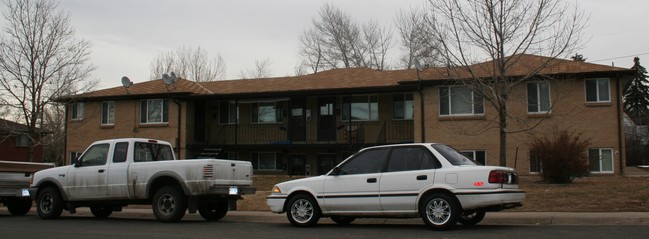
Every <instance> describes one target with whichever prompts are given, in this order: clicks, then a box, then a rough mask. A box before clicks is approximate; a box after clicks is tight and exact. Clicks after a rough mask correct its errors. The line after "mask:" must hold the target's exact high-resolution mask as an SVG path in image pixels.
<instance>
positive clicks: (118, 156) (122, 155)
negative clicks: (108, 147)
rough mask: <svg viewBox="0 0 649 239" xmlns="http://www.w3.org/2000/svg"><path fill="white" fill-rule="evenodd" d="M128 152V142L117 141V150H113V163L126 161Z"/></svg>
mask: <svg viewBox="0 0 649 239" xmlns="http://www.w3.org/2000/svg"><path fill="white" fill-rule="evenodd" d="M127 152H128V142H119V143H116V144H115V150H114V152H113V163H122V162H126V156H127Z"/></svg>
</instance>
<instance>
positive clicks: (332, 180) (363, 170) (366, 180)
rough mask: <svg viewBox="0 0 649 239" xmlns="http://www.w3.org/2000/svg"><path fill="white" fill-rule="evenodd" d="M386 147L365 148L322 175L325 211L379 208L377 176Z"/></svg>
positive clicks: (378, 209) (377, 210)
mask: <svg viewBox="0 0 649 239" xmlns="http://www.w3.org/2000/svg"><path fill="white" fill-rule="evenodd" d="M388 152H389V148H377V149H370V150H365V151H363V152H361V153H359V154H357V155H355V156H353V157H352V158H350V159H348V160H347V161H345V162H344V163H343V164H341V165H340V166H338V167H337V168H336V169H335V170H334V171H333V172H335V173H331V174H329V175H328V176H327V177H326V178H325V182H324V187H323V188H324V189H323V200H324V203H325V205H326V208H327V209H326V210H327V211H329V212H348V213H354V212H366V213H367V212H380V211H381V205H380V201H379V183H380V182H379V180H380V178H381V173H382V171H383V168H385V162H386V159H387V155H388Z"/></svg>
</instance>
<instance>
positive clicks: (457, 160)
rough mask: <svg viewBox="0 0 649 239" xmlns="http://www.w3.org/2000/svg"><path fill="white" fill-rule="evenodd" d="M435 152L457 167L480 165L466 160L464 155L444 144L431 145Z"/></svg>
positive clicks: (471, 160) (468, 159)
mask: <svg viewBox="0 0 649 239" xmlns="http://www.w3.org/2000/svg"><path fill="white" fill-rule="evenodd" d="M432 146H433V148H434V149H435V150H437V152H439V153H440V154H441V155H442V156H444V158H446V160H448V162H449V163H451V164H453V165H456V166H459V165H480V163H478V162H476V161H474V160H473V159H470V158H467V157H466V156H465V155H464V154H462V153H460V152H458V151H457V150H455V149H454V148H452V147H451V146H448V145H444V144H433V145H432Z"/></svg>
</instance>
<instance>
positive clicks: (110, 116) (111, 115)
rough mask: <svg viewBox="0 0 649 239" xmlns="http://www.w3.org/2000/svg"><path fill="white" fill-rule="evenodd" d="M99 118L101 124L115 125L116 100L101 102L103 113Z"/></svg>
mask: <svg viewBox="0 0 649 239" xmlns="http://www.w3.org/2000/svg"><path fill="white" fill-rule="evenodd" d="M111 106H112V107H111ZM107 107H108V108H107ZM104 114H105V115H104ZM106 117H107V118H106ZM99 118H100V120H99V123H100V124H101V125H115V101H103V102H101V115H100V117H99Z"/></svg>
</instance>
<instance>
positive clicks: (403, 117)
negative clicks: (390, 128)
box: [392, 93, 415, 120]
mask: <svg viewBox="0 0 649 239" xmlns="http://www.w3.org/2000/svg"><path fill="white" fill-rule="evenodd" d="M399 96H400V97H402V99H397V98H396V97H399ZM408 98H410V100H408ZM408 102H410V105H408ZM399 103H400V105H401V106H400V107H401V109H397V105H398V104H399ZM414 106H415V104H414V94H412V93H401V94H393V95H392V119H393V120H413V118H414V115H415V114H414V113H415V109H414V108H415V107H414ZM408 108H410V115H408ZM399 111H401V112H399ZM397 113H400V114H401V115H397Z"/></svg>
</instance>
